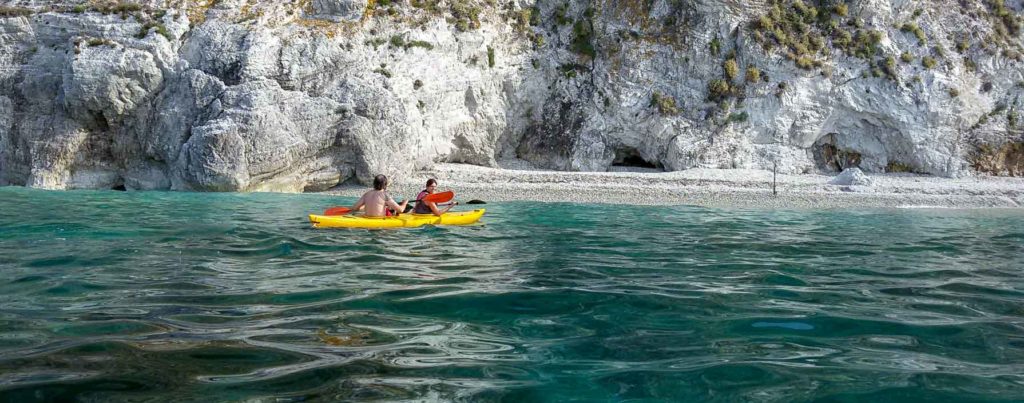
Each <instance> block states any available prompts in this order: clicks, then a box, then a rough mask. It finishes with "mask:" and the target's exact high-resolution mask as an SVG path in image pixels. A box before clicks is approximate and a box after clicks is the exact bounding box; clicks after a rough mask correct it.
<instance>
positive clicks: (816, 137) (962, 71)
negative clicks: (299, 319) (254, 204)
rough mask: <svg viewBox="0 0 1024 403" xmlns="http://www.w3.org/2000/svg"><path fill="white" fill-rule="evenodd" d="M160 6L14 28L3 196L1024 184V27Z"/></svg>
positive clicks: (4, 105) (528, 8)
mask: <svg viewBox="0 0 1024 403" xmlns="http://www.w3.org/2000/svg"><path fill="white" fill-rule="evenodd" d="M805 3H806V4H805ZM812 3H813V4H812ZM138 4H140V5H141V7H140V8H141V9H140V10H139V11H133V12H125V13H119V12H108V11H104V10H103V9H102V8H99V7H94V8H91V9H87V10H86V11H84V12H80V11H81V9H75V7H74V6H76V5H78V2H66V3H62V2H60V1H51V2H48V3H47V6H45V7H42V6H39V7H37V8H29V9H28V10H29V11H30V13H29V14H28V15H19V16H5V17H0V185H4V184H17V185H27V186H36V187H45V188H54V189H67V188H110V187H122V186H123V187H125V188H128V189H179V190H199V191H258V190H270V191H308V190H321V189H327V188H330V187H332V186H335V185H338V184H340V183H342V182H345V181H349V180H354V181H359V182H364V183H366V182H369V181H370V180H371V178H372V176H373V175H375V174H377V173H385V174H388V175H391V176H402V175H406V174H408V173H409V172H411V171H412V170H414V169H417V168H423V167H426V166H429V165H430V164H432V163H434V162H460V163H469V164H476V165H484V166H492V167H497V166H502V165H505V166H515V165H521V164H529V165H530V166H533V167H539V168H546V169H556V170H576V171H604V170H609V169H611V168H613V167H615V166H640V167H646V168H660V169H665V170H683V169H688V168H694V167H714V168H744V169H750V168H753V169H771V168H772V167H773V166H777V167H778V169H779V171H780V172H784V173H801V172H816V171H832V172H839V171H843V170H847V171H846V172H859V170H863V171H865V172H883V171H914V172H921V173H931V174H934V175H941V176H960V175H969V174H973V173H975V172H985V173H994V174H1000V173H1009V174H1013V173H1014V172H1017V171H1018V170H1017V169H1016V165H1014V164H1015V161H1017V155H1018V154H1019V152H1018V151H1017V150H1020V149H1024V138H1022V137H1024V133H1022V130H1021V127H1024V125H1022V123H1024V121H1021V116H1019V114H1020V105H1019V98H1020V97H1021V95H1024V85H1022V84H1021V83H1024V69H1022V64H1021V61H1020V60H1021V59H1022V56H1021V51H1022V50H1024V43H1022V41H1021V37H1020V31H1021V30H1022V29H1021V28H1020V27H1021V23H1024V18H1022V16H1021V10H1020V9H1019V5H1014V4H1011V5H1003V6H998V5H997V4H996V3H989V2H961V1H956V0H936V1H931V2H917V3H914V6H913V7H909V6H908V5H907V3H906V2H905V1H903V0H856V1H846V2H844V4H846V5H847V6H848V9H845V10H843V11H840V10H838V9H837V8H834V7H829V6H827V5H824V6H817V3H816V2H799V4H798V2H796V1H795V0H756V1H748V0H743V1H741V0H706V1H699V2H677V1H665V0H656V1H650V2H636V1H610V0H567V1H565V2H561V3H551V2H534V1H531V0H520V1H514V2H511V3H509V2H505V3H501V4H498V5H491V4H490V3H488V2H485V1H483V0H479V1H478V0H463V1H453V2H445V3H437V4H434V3H423V2H416V3H406V2H390V3H388V4H387V5H381V4H380V2H368V1H366V0H313V1H311V2H294V3H293V2H255V3H253V2H246V1H242V0H225V1H220V2H212V4H209V5H197V4H198V3H195V2H183V1H180V0H145V1H140V2H139V3H138ZM998 7H1002V8H998ZM812 10H813V11H812ZM915 10H919V11H917V12H915ZM812 17H813V18H812ZM783 20H798V21H802V22H801V24H804V25H802V27H801V28H800V29H801V30H802V31H801V32H804V33H801V34H800V35H795V34H794V33H787V32H784V30H782V31H779V30H776V29H775V28H779V27H781V26H779V25H773V24H775V23H774V22H773V21H783ZM765 24H768V25H772V26H771V27H770V28H772V29H765V28H764V26H765ZM790 25H792V24H790ZM790 25H787V26H786V27H789V26H790ZM780 29H781V28H780ZM787 29H788V28H787ZM845 34H849V37H850V38H849V39H850V41H847V42H844V35H845ZM780 35H781V36H780ZM919 36H920V38H919ZM780 37H781V38H783V39H786V38H797V39H798V40H799V41H798V42H792V43H789V42H787V43H785V44H781V43H779V42H778V41H779V40H780V39H779V38H780ZM921 38H923V39H921ZM979 38H994V39H992V40H986V41H982V40H981V39H979ZM786 40H789V39H786ZM794 40H796V39H794ZM993 161H994V162H993ZM1000 161H1010V162H1000ZM849 168H858V169H859V170H858V171H850V170H849ZM844 175H848V176H849V175H853V176H855V178H854V179H855V180H856V179H857V178H859V176H857V175H855V174H847V173H844Z"/></svg>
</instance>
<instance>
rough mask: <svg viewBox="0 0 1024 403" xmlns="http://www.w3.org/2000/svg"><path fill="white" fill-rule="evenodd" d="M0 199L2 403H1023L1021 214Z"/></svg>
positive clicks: (239, 197)
mask: <svg viewBox="0 0 1024 403" xmlns="http://www.w3.org/2000/svg"><path fill="white" fill-rule="evenodd" d="M338 200H341V201H344V202H345V203H348V202H351V201H352V200H351V199H344V198H342V199H338V198H332V197H326V196H320V195H274V194H185V193H155V192H154V193H122V192H45V191H37V190H29V189H22V188H0V296H2V297H0V400H6V401H30V400H58V399H82V400H146V399H150V398H154V397H155V398H158V399H178V400H206V401H212V400H242V399H259V398H264V399H270V398H279V399H282V400H284V401H288V400H302V399H314V400H339V399H384V400H401V399H437V400H450V399H467V400H468V399H473V400H502V399H504V400H509V401H522V400H533V401H570V400H581V401H582V400H587V401H590V400H600V401H624V400H632V399H637V400H659V399H674V400H719V401H736V400H814V399H824V400H908V399H909V400H929V399H931V400H937V399H944V400H945V399H954V400H960V401H963V400H1015V399H1021V398H1022V397H1024V213H1022V212H1014V211H974V212H965V211H950V210H947V211H920V210H866V211H852V212H845V211H817V212H815V211H785V212H779V211H735V210H714V209H702V208H692V207H644V208H631V207H622V206H585V205H575V204H534V203H495V204H489V205H487V206H486V207H487V208H488V213H487V215H486V216H485V217H484V222H485V224H484V225H480V226H472V227H427V228H419V229H407V230H392V231H367V230H356V231H348V230H314V229H311V228H310V227H309V225H308V223H307V221H306V219H305V214H306V213H308V212H312V211H318V210H322V209H323V208H324V207H325V206H328V205H332V204H345V203H337V201H338Z"/></svg>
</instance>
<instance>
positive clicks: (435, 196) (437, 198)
mask: <svg viewBox="0 0 1024 403" xmlns="http://www.w3.org/2000/svg"><path fill="white" fill-rule="evenodd" d="M454 198H455V192H453V191H451V190H449V191H447V192H440V193H431V194H428V195H426V196H423V198H422V199H420V200H423V201H425V202H431V203H447V202H450V201H452V199H454Z"/></svg>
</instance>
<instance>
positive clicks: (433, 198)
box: [324, 190, 455, 215]
mask: <svg viewBox="0 0 1024 403" xmlns="http://www.w3.org/2000/svg"><path fill="white" fill-rule="evenodd" d="M454 198H455V192H453V191H451V190H449V191H447V192H440V193H432V194H429V195H426V196H424V197H423V199H422V200H423V201H428V202H433V203H445V202H449V201H451V200H452V199H454ZM351 212H352V209H350V208H348V207H331V208H329V209H327V210H326V211H324V215H345V214H348V213H351Z"/></svg>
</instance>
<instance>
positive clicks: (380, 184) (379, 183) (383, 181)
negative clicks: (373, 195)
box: [373, 175, 388, 190]
mask: <svg viewBox="0 0 1024 403" xmlns="http://www.w3.org/2000/svg"><path fill="white" fill-rule="evenodd" d="M387 186H388V177H387V176H384V175H377V176H374V177H373V188H374V189H376V190H384V188H386V187H387Z"/></svg>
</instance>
